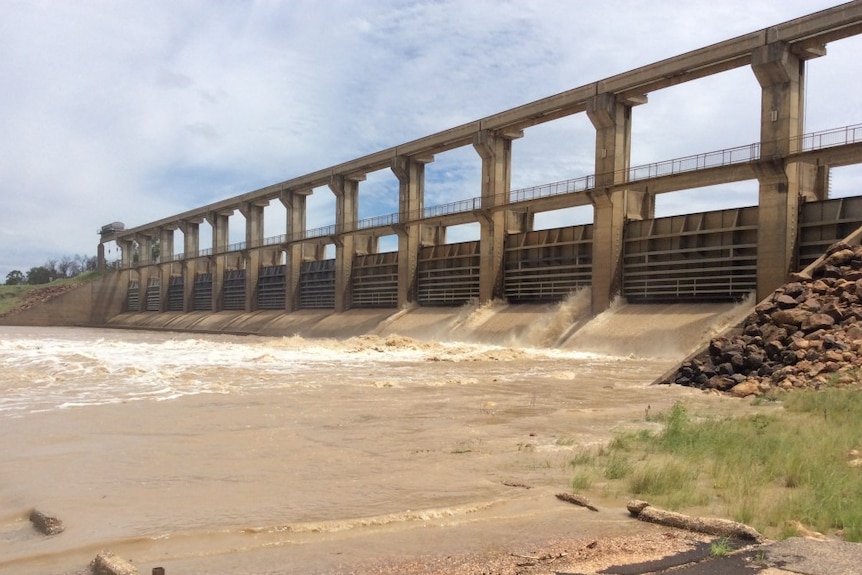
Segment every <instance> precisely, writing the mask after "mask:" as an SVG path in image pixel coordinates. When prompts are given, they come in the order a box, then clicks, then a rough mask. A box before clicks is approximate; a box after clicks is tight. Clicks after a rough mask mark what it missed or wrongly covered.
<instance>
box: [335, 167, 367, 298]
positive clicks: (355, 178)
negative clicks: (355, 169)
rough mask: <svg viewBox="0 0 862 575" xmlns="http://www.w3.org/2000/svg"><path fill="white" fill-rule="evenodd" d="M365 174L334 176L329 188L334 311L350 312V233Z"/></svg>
mask: <svg viewBox="0 0 862 575" xmlns="http://www.w3.org/2000/svg"><path fill="white" fill-rule="evenodd" d="M364 179H365V176H364V175H352V176H350V177H347V176H333V177H332V179H331V180H330V182H329V189H330V190H332V193H333V194H335V238H334V239H335V311H336V312H343V311H347V310H348V309H350V295H351V292H350V280H351V275H352V272H353V256H354V254H355V253H356V250H355V242H356V239H355V236H354V235H353V234H351V233H346V232H352V231H353V227H354V226H355V224H356V221H357V220H358V219H359V182H361V181H362V180H364Z"/></svg>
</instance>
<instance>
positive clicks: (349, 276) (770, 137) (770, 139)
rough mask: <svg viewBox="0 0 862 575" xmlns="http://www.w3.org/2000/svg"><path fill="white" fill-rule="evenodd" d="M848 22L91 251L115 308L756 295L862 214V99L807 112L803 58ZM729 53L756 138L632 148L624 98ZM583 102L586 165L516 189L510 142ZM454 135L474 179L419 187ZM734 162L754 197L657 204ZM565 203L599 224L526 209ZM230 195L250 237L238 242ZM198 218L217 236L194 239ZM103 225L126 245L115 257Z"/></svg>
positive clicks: (320, 176) (787, 35) (288, 186)
mask: <svg viewBox="0 0 862 575" xmlns="http://www.w3.org/2000/svg"><path fill="white" fill-rule="evenodd" d="M860 33H862V0H856V1H853V2H848V3H845V4H841V5H839V6H836V7H834V8H830V9H827V10H823V11H820V12H816V13H813V14H810V15H808V16H804V17H802V18H798V19H795V20H791V21H789V22H784V23H780V24H776V25H774V26H771V27H769V28H766V29H763V30H759V31H755V32H751V33H749V34H746V35H743V36H739V37H736V38H732V39H729V40H726V41H723V42H720V43H718V44H713V45H711V46H707V47H704V48H701V49H698V50H694V51H692V52H687V53H685V54H681V55H678V56H675V57H672V58H669V59H666V60H662V61H660V62H656V63H653V64H650V65H647V66H643V67H640V68H637V69H634V70H631V71H628V72H624V73H622V74H618V75H615V76H611V77H609V78H605V79H602V80H598V81H596V82H592V83H590V84H587V85H584V86H580V87H577V88H573V89H571V90H568V91H566V92H562V93H560V94H556V95H554V96H550V97H547V98H543V99H541V100H537V101H534V102H530V103H527V104H524V105H522V106H518V107H516V108H513V109H510V110H506V111H504V112H500V113H498V114H494V115H492V116H488V117H484V118H481V119H478V120H475V121H473V122H469V123H467V124H463V125H460V126H457V127H454V128H451V129H448V130H445V131H443V132H439V133H435V134H431V135H429V136H425V137H423V138H420V139H418V140H413V141H410V142H406V143H404V144H401V145H398V146H395V147H392V148H389V149H386V150H382V151H379V152H377V153H374V154H371V155H368V156H364V157H361V158H356V159H354V160H351V161H348V162H345V163H342V164H339V165H335V166H332V167H329V168H326V169H322V170H318V171H316V172H312V173H309V174H305V175H301V176H298V177H295V178H292V179H289V180H286V181H282V182H278V183H274V184H272V185H270V186H267V187H265V188H262V189H259V190H254V191H250V192H248V193H245V194H242V195H239V196H236V197H233V198H229V199H226V200H223V201H219V202H216V203H214V204H210V205H207V206H202V207H200V208H197V209H193V210H189V211H187V212H184V213H181V214H177V215H174V216H170V217H166V218H163V219H161V220H159V221H155V222H151V223H148V224H143V225H135V226H132V227H126V226H125V225H123V224H121V223H120V222H115V223H113V224H109V225H106V226H104V227H103V228H102V229H101V230H100V237H101V241H100V244H99V261H100V265H101V266H102V268H103V269H104V268H110V269H115V270H117V271H116V272H115V273H117V274H121V275H120V276H119V277H121V278H122V280H121V281H123V282H126V283H125V285H123V289H124V290H125V296H124V297H122V298H120V299H121V301H122V309H121V310H120V309H117V310H115V311H116V312H117V313H121V312H143V311H150V312H156V313H158V312H192V311H210V312H219V311H222V310H238V311H246V312H253V311H258V310H282V311H284V312H292V311H296V310H301V309H328V310H334V311H336V312H343V311H346V310H349V309H355V308H400V307H403V306H405V305H408V304H418V305H421V306H434V305H450V306H451V305H460V304H462V303H464V302H467V301H479V302H486V301H490V300H493V299H506V300H508V301H510V302H530V303H532V302H553V301H560V300H562V299H564V298H565V297H566V296H567V295H568V294H569V293H571V292H572V291H574V290H577V289H579V288H586V287H589V288H590V292H591V298H592V300H591V309H592V312H593V313H598V312H601V311H602V310H604V309H605V308H607V307H608V305H609V304H610V302H611V300H612V299H613V298H614V297H615V296H616V295H617V294H622V295H623V296H624V297H626V298H627V299H628V300H629V301H632V302H639V301H643V302H648V301H673V300H704V301H726V300H735V299H739V298H741V297H744V296H745V295H747V294H749V293H751V292H756V294H757V297H758V299H760V298H762V297H764V296H765V295H766V294H768V293H769V292H771V291H772V290H773V289H775V288H776V287H777V286H779V285H781V284H782V283H784V282H785V280H786V279H787V277H788V274H790V273H791V272H792V271H794V270H796V269H800V268H801V267H804V265H806V264H807V263H808V262H810V261H811V260H813V259H815V258H816V257H817V256H818V255H819V254H820V253H821V252H822V251H823V250H824V249H825V247H826V246H828V245H829V244H830V243H831V242H833V241H835V240H837V239H840V238H842V237H844V236H845V235H847V234H848V233H849V232H850V231H852V230H853V229H855V228H856V227H858V226H860V225H862V198H856V197H854V198H844V199H829V197H828V196H829V170H830V169H831V168H834V167H839V166H847V165H851V164H859V163H862V124H859V122H860V121H862V118H858V117H855V118H854V117H848V118H847V121H846V122H845V125H843V126H840V127H835V126H823V127H821V129H819V130H817V131H809V132H805V131H804V126H805V124H804V120H805V118H804V116H805V111H806V106H805V101H804V95H805V83H806V78H805V73H806V65H807V63H808V61H809V60H811V59H813V58H822V57H828V55H827V44H829V43H831V42H838V41H841V40H842V39H845V38H848V37H851V36H855V35H858V34H860ZM739 68H748V69H750V71H751V74H752V75H753V76H754V78H755V79H756V81H757V84H758V85H759V87H760V102H759V109H760V114H759V123H760V126H759V133H760V138H759V140H758V141H756V142H740V146H738V147H734V148H727V149H722V150H717V151H711V152H703V151H700V150H694V151H693V153H692V155H690V156H686V157H683V158H674V159H669V160H667V161H664V162H657V163H652V164H648V165H644V166H632V165H631V149H632V145H633V144H634V142H632V122H633V117H632V110H633V109H634V108H635V107H638V106H646V105H648V95H649V94H650V93H652V92H656V91H659V90H663V89H666V88H669V87H672V86H676V85H679V84H681V83H685V82H695V81H698V80H700V79H703V78H706V77H710V76H716V75H721V74H722V73H724V72H728V71H730V70H734V69H739ZM844 73H846V74H858V73H859V70H846V71H844ZM753 105H755V106H756V105H757V103H753ZM857 111H858V110H857ZM847 112H848V114H852V113H853V110H848V111H847ZM575 114H586V117H587V118H588V119H589V122H590V123H591V125H592V126H593V127H594V129H595V142H594V158H595V160H594V170H593V173H592V174H589V175H586V176H583V177H577V178H573V179H570V180H566V181H562V182H554V183H550V184H546V185H542V186H536V187H532V188H529V189H519V190H513V189H512V187H511V175H512V143H513V141H514V140H517V139H519V138H524V137H526V136H525V132H526V131H527V130H528V129H529V128H531V127H533V126H537V125H539V124H543V123H547V122H554V121H557V120H560V119H562V118H566V117H569V116H572V115H575ZM456 148H468V149H472V150H473V151H474V152H475V154H476V159H477V162H481V182H480V184H479V186H478V188H477V190H476V192H475V197H473V198H471V199H468V200H462V201H459V202H455V203H451V204H445V205H440V206H428V205H426V202H425V168H426V166H427V165H428V164H429V163H431V162H433V161H434V158H435V155H437V154H441V153H443V152H446V151H449V150H454V149H456ZM379 171H387V173H388V174H389V175H391V177H393V178H395V179H396V180H397V183H398V211H397V213H392V214H383V215H380V216H377V217H373V218H368V219H360V218H359V217H358V216H359V198H360V190H361V187H362V182H363V181H365V180H366V177H367V176H368V175H369V174H371V173H374V172H379ZM745 180H751V181H756V182H757V186H758V190H759V191H758V204H757V205H756V206H750V207H744V208H734V209H729V210H721V211H714V212H705V213H696V214H688V215H681V216H673V217H668V218H656V217H655V198H656V195H658V194H667V193H673V192H678V191H682V190H691V189H695V188H701V187H705V186H710V185H716V184H725V183H729V182H738V181H745ZM321 190H322V193H329V192H331V193H332V194H333V195H334V199H335V214H334V216H335V217H334V221H335V224H334V225H331V226H327V227H325V228H318V229H308V227H307V217H306V216H307V208H306V205H307V200H308V197H309V196H310V195H312V194H313V193H321ZM860 192H862V190H860ZM274 202H277V203H281V204H282V205H283V206H284V208H285V213H286V218H285V221H284V228H283V233H281V234H279V235H277V236H272V237H265V236H264V231H263V230H264V226H263V223H264V216H265V213H266V209H267V207H268V206H270V205H271V204H272V203H274ZM576 206H591V207H592V213H593V218H592V223H588V224H583V225H573V226H565V227H559V228H554V229H543V230H535V229H533V222H534V217H535V215H536V214H539V213H542V212H547V211H552V210H558V209H562V208H569V207H576ZM237 212H238V213H240V214H242V216H243V217H244V219H245V241H243V242H240V243H234V244H231V243H229V239H228V238H229V233H228V232H229V223H230V218H231V216H232V215H233V214H235V213H237ZM464 223H476V224H478V226H479V229H480V233H479V239H478V240H477V241H471V242H460V243H448V242H447V228H449V227H451V226H455V225H460V224H464ZM201 226H209V228H210V231H211V237H212V245H208V246H201V245H200V243H201V242H200V238H201ZM177 230H180V231H181V232H182V238H183V239H182V245H181V246H180V245H176V246H175V245H174V244H175V242H174V236H175V233H176V231H177ZM384 236H395V237H397V250H395V251H386V252H381V251H380V238H381V237H384ZM111 242H114V243H116V245H117V246H118V247H119V248H120V252H121V254H122V256H121V258H120V260H118V261H116V262H110V263H108V262H106V260H105V245H106V244H108V243H111ZM155 244H157V245H158V250H154V249H153V248H154V245H155ZM333 248H334V249H333ZM332 252H334V257H327V255H328V254H331V253H332Z"/></svg>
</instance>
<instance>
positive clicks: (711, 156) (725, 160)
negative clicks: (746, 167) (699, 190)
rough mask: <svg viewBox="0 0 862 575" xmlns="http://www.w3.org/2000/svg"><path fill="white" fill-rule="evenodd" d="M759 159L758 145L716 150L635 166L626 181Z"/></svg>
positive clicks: (630, 170) (630, 169)
mask: <svg viewBox="0 0 862 575" xmlns="http://www.w3.org/2000/svg"><path fill="white" fill-rule="evenodd" d="M759 159H760V144H749V145H747V146H739V147H737V148H727V149H724V150H716V151H714V152H706V153H704V154H696V155H694V156H686V157H684V158H676V159H673V160H665V161H662V162H653V163H652V164H646V165H643V166H635V167H634V168H629V171H628V180H627V181H629V182H637V181H640V180H648V179H650V178H660V177H663V176H673V175H676V174H682V173H685V172H694V171H697V170H705V169H707V168H720V167H722V166H730V165H733V164H743V163H747V162H753V161H756V160H759Z"/></svg>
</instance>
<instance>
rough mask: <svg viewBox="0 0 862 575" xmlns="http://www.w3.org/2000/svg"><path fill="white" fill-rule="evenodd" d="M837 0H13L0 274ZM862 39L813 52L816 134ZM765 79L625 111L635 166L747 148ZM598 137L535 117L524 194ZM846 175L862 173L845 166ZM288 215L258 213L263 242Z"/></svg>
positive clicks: (314, 206) (390, 205)
mask: <svg viewBox="0 0 862 575" xmlns="http://www.w3.org/2000/svg"><path fill="white" fill-rule="evenodd" d="M831 4H832V2H829V1H825V0H817V1H812V0H804V1H803V0H793V1H786V2H777V1H776V2H762V3H751V2H742V1H741V0H728V1H727V2H714V1H706V0H697V1H692V2H685V3H675V4H672V5H671V4H661V3H642V2H636V1H634V0H630V1H622V0H617V1H608V2H602V3H591V4H590V3H586V4H585V3H583V2H559V1H557V0H532V1H530V2H523V1H514V0H512V1H501V0H474V1H470V2H464V1H460V0H416V1H406V0H379V1H375V2H360V1H358V0H326V1H324V2H319V1H314V2H312V1H311V0H294V1H291V2H271V1H265V0H259V1H248V2H230V1H221V0H219V1H215V2H213V1H206V0H189V1H184V2H169V1H167V0H154V1H152V2H132V1H130V0H119V1H116V2H104V1H99V0H84V1H81V2H75V3H64V2H51V3H39V2H22V1H16V0H12V1H10V2H6V3H4V15H3V18H2V20H0V53H2V54H3V55H4V57H3V58H2V59H0V84H2V86H3V90H2V91H0V129H2V133H3V137H2V138H0V202H2V209H0V280H3V279H5V276H6V274H7V273H8V272H9V271H10V270H12V269H22V270H26V269H29V268H30V267H33V266H37V265H41V264H42V263H44V262H45V261H46V260H47V259H49V258H58V257H61V256H63V255H67V254H74V253H86V254H94V253H95V249H96V244H97V241H98V237H97V235H96V234H95V232H96V230H97V229H98V228H99V227H100V226H101V225H103V224H105V223H107V222H112V221H115V220H121V221H124V222H125V223H126V224H127V225H129V226H135V225H140V224H144V223H146V222H149V221H154V220H157V219H161V218H163V217H167V216H170V215H172V214H176V213H180V212H183V211H186V210H189V209H193V208H195V207H198V206H201V205H204V204H207V203H210V202H215V201H218V200H222V199H225V198H228V197H231V196H234V195H237V194H241V193H244V192H247V191H250V190H254V189H257V188H260V187H264V186H266V185H269V184H272V183H275V182H278V181H282V180H286V179H289V178H292V177H296V176H299V175H302V174H305V173H309V172H312V171H315V170H318V169H322V168H325V167H328V166H332V165H336V164H338V163H341V162H344V161H347V160H350V159H353V158H355V157H358V156H361V155H365V154H369V153H373V152H376V151H378V150H380V149H384V148H387V147H390V146H394V145H397V144H400V143H403V142H406V141H409V140H412V139H415V138H420V137H422V136H426V135H428V134H430V133H433V132H436V131H440V130H444V129H447V128H451V127H453V126H456V125H459V124H462V123H465V122H470V121H473V120H476V119H478V118H480V117H482V116H486V115H489V114H493V113H496V112H500V111H503V110H506V109H508V108H511V107H514V106H518V105H521V104H524V103H527V102H529V101H532V100H535V99H538V98H542V97H545V96H549V95H552V94H555V93H558V92H561V91H564V90H567V89H570V88H573V87H577V86H580V85H584V84H587V83H590V82H593V81H596V80H599V79H602V78H605V77H608V76H611V75H613V74H617V73H620V72H624V71H626V70H629V69H632V68H634V67H637V66H641V65H645V64H649V63H651V62H654V61H657V60H660V59H663V58H667V57H671V56H674V55H677V54H679V53H682V52H684V51H688V50H693V49H696V48H700V47H702V46H705V45H708V44H711V43H714V42H718V41H722V40H725V39H727V38H730V37H733V36H736V35H739V34H744V33H747V32H751V31H753V30H757V29H761V28H764V27H766V26H769V25H773V24H776V23H778V22H780V21H784V20H789V19H792V18H795V17H798V16H802V15H804V14H806V13H810V12H813V11H815V10H819V9H823V8H826V7H828V6H830V5H831ZM860 52H862V39H860V38H852V39H848V40H842V41H840V42H835V43H833V44H830V45H829V55H828V56H827V57H825V58H821V59H817V60H813V61H811V62H810V64H809V68H808V69H809V82H808V94H807V95H808V127H810V128H811V129H825V128H831V127H835V126H839V125H845V124H850V123H854V122H858V121H859V117H858V113H859V107H858V104H857V103H856V94H858V93H859V91H860V83H862V80H860V79H859V75H858V74H856V73H855V71H856V69H857V64H856V61H857V59H858V58H857V56H856V55H857V54H859V53H860ZM758 90H759V89H758V86H757V83H756V81H755V80H754V78H753V74H752V73H751V71H750V70H748V69H740V70H736V71H733V72H728V73H725V74H721V75H719V76H715V77H713V78H708V79H704V80H700V81H696V82H691V83H688V84H685V85H682V86H678V87H675V88H671V89H668V90H664V91H661V92H658V93H654V94H650V95H649V103H648V104H645V105H644V106H640V107H638V108H636V109H635V110H634V122H633V146H632V162H633V163H634V164H637V163H645V162H651V161H656V160H663V159H669V158H671V157H677V156H683V155H688V154H692V153H698V152H703V151H709V150H714V149H719V148H722V147H727V146H736V145H742V144H746V143H749V142H751V141H754V140H756V139H757V136H758V131H759V128H758V120H757V118H758V110H759V91H758ZM593 140H594V133H593V131H592V127H591V125H590V124H589V121H588V120H587V119H586V118H584V117H583V114H581V115H578V116H575V117H571V118H566V119H562V120H559V121H556V122H553V123H550V124H547V125H543V126H536V127H534V128H529V129H527V130H526V131H525V137H524V138H522V139H519V140H516V141H515V142H514V143H513V174H512V183H513V186H514V187H527V186H532V185H537V184H542V183H546V182H551V181H557V180H563V179H568V178H575V177H580V176H583V175H587V174H588V173H590V172H591V170H592V162H593V155H594V152H593V145H594V141H593ZM479 167H480V166H479V161H478V156H477V155H476V153H475V152H474V151H473V150H472V148H471V147H466V148H463V149H459V150H453V151H451V152H447V153H444V154H439V155H438V156H437V158H436V159H435V161H434V162H433V163H432V164H429V165H428V166H427V167H426V171H427V175H428V179H427V184H426V205H433V204H440V203H447V202H451V201H456V200H459V199H465V198H470V197H473V196H476V195H478V183H479V175H478V174H479ZM833 183H834V184H835V185H836V186H837V185H839V184H840V185H842V186H845V187H850V186H858V185H859V184H860V183H862V177H860V174H859V171H858V170H855V171H854V169H853V168H842V169H841V170H837V171H836V174H835V177H834V178H833ZM747 189H748V188H744V187H743V188H739V189H737V188H733V189H730V190H729V191H728V192H727V193H726V194H722V195H723V196H724V197H726V198H727V197H730V198H735V197H738V195H739V194H741V195H742V196H746V197H747V195H748V194H749V192H748V191H747ZM740 190H741V191H740ZM396 195H397V180H396V179H395V178H394V176H393V175H392V174H391V172H390V171H389V170H382V171H381V172H380V173H376V174H369V175H368V179H367V180H366V181H365V182H363V183H362V184H360V214H361V217H370V216H374V215H384V214H388V213H392V212H394V211H397V202H396ZM716 195H717V194H709V193H703V194H700V195H699V196H696V199H695V200H694V202H696V203H691V202H687V204H688V207H689V208H692V209H701V208H702V209H708V208H709V206H711V205H713V204H711V203H710V198H711V197H712V196H716ZM662 201H664V199H662ZM677 203H678V202H677ZM672 204H673V202H671V203H670V204H668V206H669V207H668V209H672V207H670V206H672ZM683 205H685V204H683ZM333 206H334V199H333V198H332V194H331V192H330V191H329V190H327V189H326V188H322V189H318V190H316V191H315V194H314V196H312V198H310V199H309V218H308V219H309V223H308V226H309V227H310V228H311V227H317V226H322V225H327V224H329V223H331V222H332V220H333ZM270 210H272V211H273V216H272V217H270V216H269V211H270ZM279 210H280V208H279V209H274V208H267V218H266V221H267V225H266V233H267V234H268V235H276V234H277V233H279V225H281V226H282V227H283V221H282V220H283V219H284V218H283V211H279ZM563 217H565V216H563ZM241 222H242V220H241V217H240V218H238V219H237V221H236V222H234V221H232V228H233V232H232V233H231V241H240V240H238V239H236V238H237V237H239V238H240V239H241V238H242V236H243V234H242V229H241V225H240V224H241ZM203 227H204V228H205V226H203ZM205 234H206V231H202V237H201V242H202V245H203V246H206V245H207V243H206V242H208V241H209V240H207V239H206V236H205ZM178 238H179V236H178ZM180 245H181V242H180V241H177V246H178V247H177V249H178V250H179V246H180Z"/></svg>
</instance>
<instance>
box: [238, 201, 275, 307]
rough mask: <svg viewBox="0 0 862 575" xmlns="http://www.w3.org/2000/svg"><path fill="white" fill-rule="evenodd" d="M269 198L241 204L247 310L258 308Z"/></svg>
mask: <svg viewBox="0 0 862 575" xmlns="http://www.w3.org/2000/svg"><path fill="white" fill-rule="evenodd" d="M268 205H269V200H261V201H254V202H247V203H245V204H243V205H242V206H240V212H241V213H242V215H243V216H244V217H245V252H244V254H243V256H244V257H245V263H246V266H245V311H248V312H251V311H255V310H256V309H257V282H258V278H259V277H260V256H261V250H262V249H263V209H264V208H265V207H266V206H268Z"/></svg>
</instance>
